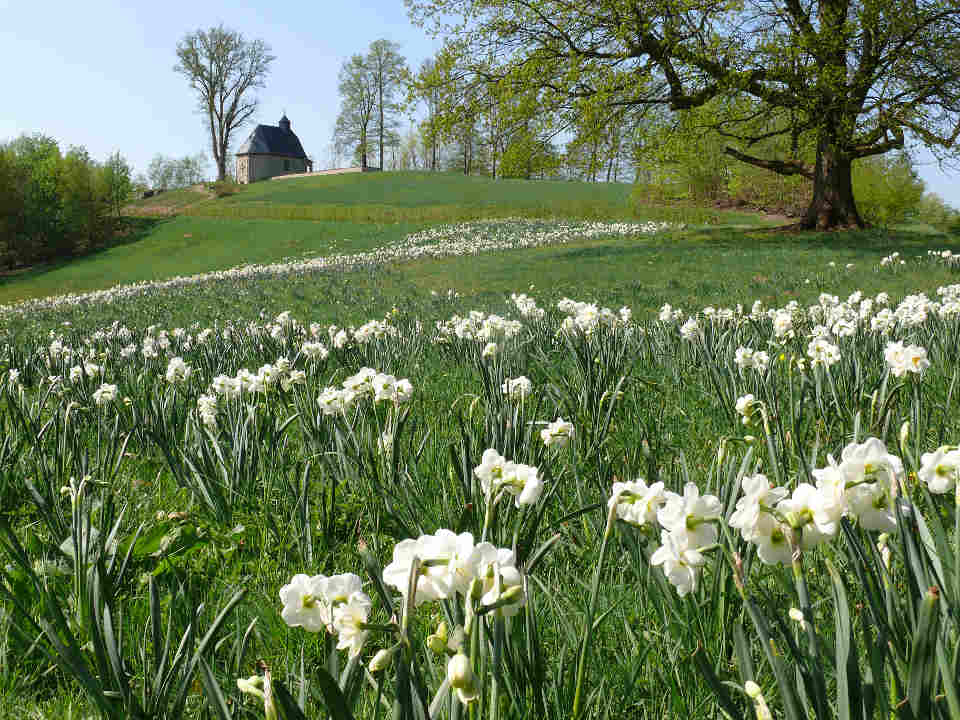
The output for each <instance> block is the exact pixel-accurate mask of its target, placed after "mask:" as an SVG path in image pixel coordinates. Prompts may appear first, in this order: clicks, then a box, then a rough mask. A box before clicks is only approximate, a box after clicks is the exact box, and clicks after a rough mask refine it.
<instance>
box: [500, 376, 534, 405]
mask: <svg viewBox="0 0 960 720" xmlns="http://www.w3.org/2000/svg"><path fill="white" fill-rule="evenodd" d="M500 392H502V393H503V394H504V395H506V396H507V397H508V398H510V399H511V400H514V401H517V400H525V399H526V397H527V396H528V395H529V394H530V393H531V392H533V383H532V382H530V378H528V377H527V376H526V375H521V376H520V377H516V378H507V379H506V380H504V381H503V384H502V385H501V386H500Z"/></svg>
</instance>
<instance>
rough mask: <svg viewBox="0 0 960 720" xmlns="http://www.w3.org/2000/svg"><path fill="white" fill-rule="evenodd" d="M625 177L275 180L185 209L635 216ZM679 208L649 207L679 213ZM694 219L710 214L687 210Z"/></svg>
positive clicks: (437, 218) (360, 217) (345, 216)
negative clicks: (619, 180)
mask: <svg viewBox="0 0 960 720" xmlns="http://www.w3.org/2000/svg"><path fill="white" fill-rule="evenodd" d="M631 191H632V186H630V185H628V184H623V183H606V184H601V183H584V182H558V181H550V180H540V181H538V180H502V179H501V180H491V179H490V178H483V177H466V176H464V175H460V174H457V173H432V172H387V173H364V174H360V173H352V174H345V175H322V176H317V177H307V178H295V179H290V180H270V181H265V182H259V183H255V184H253V185H249V186H246V187H244V188H243V189H242V190H240V191H239V192H237V193H236V194H234V195H230V196H227V197H224V198H221V199H219V200H216V201H210V202H199V203H196V204H192V205H190V206H189V207H188V208H185V210H184V212H185V213H186V214H189V215H194V216H205V217H229V218H272V219H277V220H332V221H355V222H404V221H405V222H457V221H462V220H473V219H478V218H488V217H504V216H508V215H509V216H522V217H550V216H558V215H559V216H564V217H577V218H604V219H615V218H621V219H628V218H636V217H637V210H636V208H634V207H633V206H632V204H631V202H630V194H631ZM678 212H679V211H678V210H677V209H670V208H645V209H644V210H643V217H644V218H651V219H654V218H656V219H675V218H676V217H677V216H678ZM683 212H684V214H685V216H690V218H689V219H690V221H692V222H706V221H707V220H709V219H710V217H709V213H705V212H702V211H699V210H694V209H692V208H688V209H685V210H684V211H683Z"/></svg>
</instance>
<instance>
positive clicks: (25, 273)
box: [0, 216, 174, 287]
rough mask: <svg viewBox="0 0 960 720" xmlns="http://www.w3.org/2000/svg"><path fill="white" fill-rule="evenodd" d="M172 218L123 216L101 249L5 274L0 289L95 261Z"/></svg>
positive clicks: (143, 238)
mask: <svg viewBox="0 0 960 720" xmlns="http://www.w3.org/2000/svg"><path fill="white" fill-rule="evenodd" d="M173 219H174V218H173V217H130V216H124V217H123V218H122V219H121V221H120V227H119V228H118V230H117V232H116V233H115V234H114V236H113V237H112V238H111V239H110V240H109V241H107V243H106V244H104V245H103V246H101V247H98V248H96V249H95V250H91V251H90V252H88V253H85V254H83V255H74V256H72V257H67V258H61V259H57V260H51V261H49V262H46V263H40V264H37V265H31V266H30V267H26V268H23V269H20V270H15V271H13V272H9V273H5V274H4V275H2V276H0V287H4V286H5V285H8V284H10V283H11V282H17V283H19V282H23V281H25V280H31V279H34V278H40V277H43V276H44V275H46V274H47V273H50V272H53V271H55V270H59V269H61V268H64V267H67V266H68V265H69V266H70V267H81V266H83V265H84V264H86V263H88V262H92V261H94V260H96V259H97V258H98V257H99V256H100V255H102V254H103V253H104V252H106V251H107V250H110V249H112V248H116V247H121V246H124V245H134V244H136V243H138V242H140V241H142V240H145V239H147V238H148V237H150V235H152V234H153V232H154V231H155V230H156V229H157V228H158V227H159V226H160V225H162V224H163V223H167V222H170V221H171V220H173Z"/></svg>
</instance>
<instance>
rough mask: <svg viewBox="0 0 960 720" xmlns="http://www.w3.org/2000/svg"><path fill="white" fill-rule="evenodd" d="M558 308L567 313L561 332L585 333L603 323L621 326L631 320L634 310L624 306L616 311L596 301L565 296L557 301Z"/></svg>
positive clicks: (587, 333) (603, 324)
mask: <svg viewBox="0 0 960 720" xmlns="http://www.w3.org/2000/svg"><path fill="white" fill-rule="evenodd" d="M557 309H558V310H559V311H560V312H562V313H564V314H566V315H567V317H565V318H564V319H563V323H562V324H561V326H560V330H561V332H564V333H568V334H575V333H583V334H584V335H590V334H591V333H592V332H593V331H594V330H596V329H597V328H598V327H600V326H601V325H602V326H604V327H611V328H613V327H619V326H622V325H626V324H627V323H628V322H630V318H631V317H632V316H633V311H632V310H630V308H628V307H622V308H620V310H619V311H618V312H614V311H613V310H611V309H610V308H607V307H599V306H598V305H597V304H596V303H586V302H579V301H577V300H571V299H570V298H566V297H565V298H563V299H562V300H560V302H558V303H557Z"/></svg>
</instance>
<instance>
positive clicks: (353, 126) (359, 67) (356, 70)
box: [333, 55, 377, 168]
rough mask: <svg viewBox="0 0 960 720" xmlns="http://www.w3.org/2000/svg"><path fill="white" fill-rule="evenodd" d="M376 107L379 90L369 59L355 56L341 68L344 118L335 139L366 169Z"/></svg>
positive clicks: (339, 123)
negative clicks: (371, 123) (371, 124)
mask: <svg viewBox="0 0 960 720" xmlns="http://www.w3.org/2000/svg"><path fill="white" fill-rule="evenodd" d="M376 105H377V87H376V84H375V83H374V79H373V74H372V73H371V72H370V66H369V65H368V63H367V59H366V58H365V57H364V56H363V55H354V56H353V57H351V58H350V59H349V60H347V61H346V62H344V63H343V66H342V67H341V68H340V114H339V115H338V116H337V124H336V126H335V128H334V131H333V138H334V142H335V143H336V144H337V146H338V147H339V148H342V149H345V150H352V151H353V153H354V154H355V155H356V156H357V158H358V159H359V160H360V167H362V168H366V167H367V153H368V152H369V150H370V145H369V136H370V122H371V120H372V119H373V113H374V109H375V108H376ZM338 154H339V153H338Z"/></svg>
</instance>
